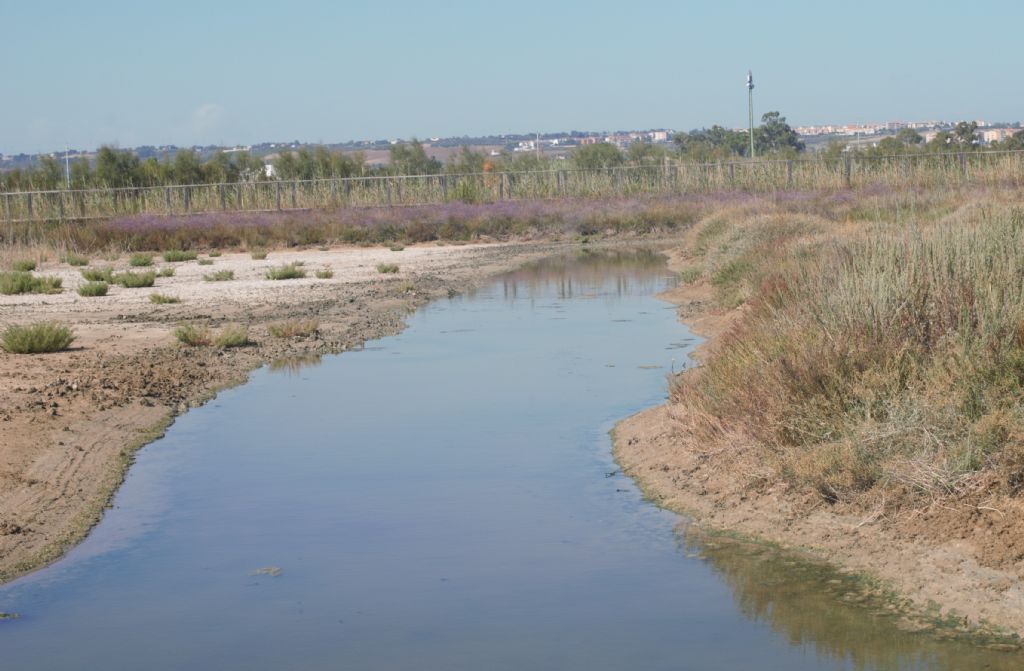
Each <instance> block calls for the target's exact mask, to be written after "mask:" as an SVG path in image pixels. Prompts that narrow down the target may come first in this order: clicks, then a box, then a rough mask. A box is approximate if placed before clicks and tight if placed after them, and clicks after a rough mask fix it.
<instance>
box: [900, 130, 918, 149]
mask: <svg viewBox="0 0 1024 671" xmlns="http://www.w3.org/2000/svg"><path fill="white" fill-rule="evenodd" d="M896 139H897V140H899V141H900V143H901V144H905V145H911V146H917V145H920V144H924V138H923V137H921V134H920V133H918V132H917V131H916V130H914V129H913V128H901V129H899V131H898V132H897V133H896Z"/></svg>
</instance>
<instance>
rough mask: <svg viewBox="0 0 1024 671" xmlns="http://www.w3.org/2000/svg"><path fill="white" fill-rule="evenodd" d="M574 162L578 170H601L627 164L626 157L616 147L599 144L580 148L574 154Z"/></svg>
mask: <svg viewBox="0 0 1024 671" xmlns="http://www.w3.org/2000/svg"><path fill="white" fill-rule="evenodd" d="M573 160H574V161H575V162H576V167H577V168H582V169H583V170H600V169H602V168H613V167H615V166H619V165H622V164H623V163H625V161H626V157H625V156H623V155H622V152H621V151H619V148H618V147H616V146H615V145H613V144H608V143H607V142H599V143H598V144H588V145H585V146H583V147H579V148H578V149H577V150H576V152H575V153H574V154H573Z"/></svg>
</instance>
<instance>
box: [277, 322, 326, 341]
mask: <svg viewBox="0 0 1024 671" xmlns="http://www.w3.org/2000/svg"><path fill="white" fill-rule="evenodd" d="M319 328H320V322H319V321H317V320H316V319H287V320H285V321H283V322H274V323H273V324H268V325H267V332H268V333H270V335H271V336H273V337H275V338H293V337H295V336H308V335H310V334H312V333H316V331H317V329H319Z"/></svg>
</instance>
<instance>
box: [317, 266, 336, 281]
mask: <svg viewBox="0 0 1024 671" xmlns="http://www.w3.org/2000/svg"><path fill="white" fill-rule="evenodd" d="M314 274H315V275H316V278H317V279H318V280H329V279H331V278H332V277H334V271H333V270H331V269H330V268H324V269H323V270H318V271H316V273H314Z"/></svg>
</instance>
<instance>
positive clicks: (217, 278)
mask: <svg viewBox="0 0 1024 671" xmlns="http://www.w3.org/2000/svg"><path fill="white" fill-rule="evenodd" d="M203 279H204V280H206V281H207V282H227V281H228V280H233V279H235V271H233V270H218V271H217V272H215V273H209V274H208V275H203Z"/></svg>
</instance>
